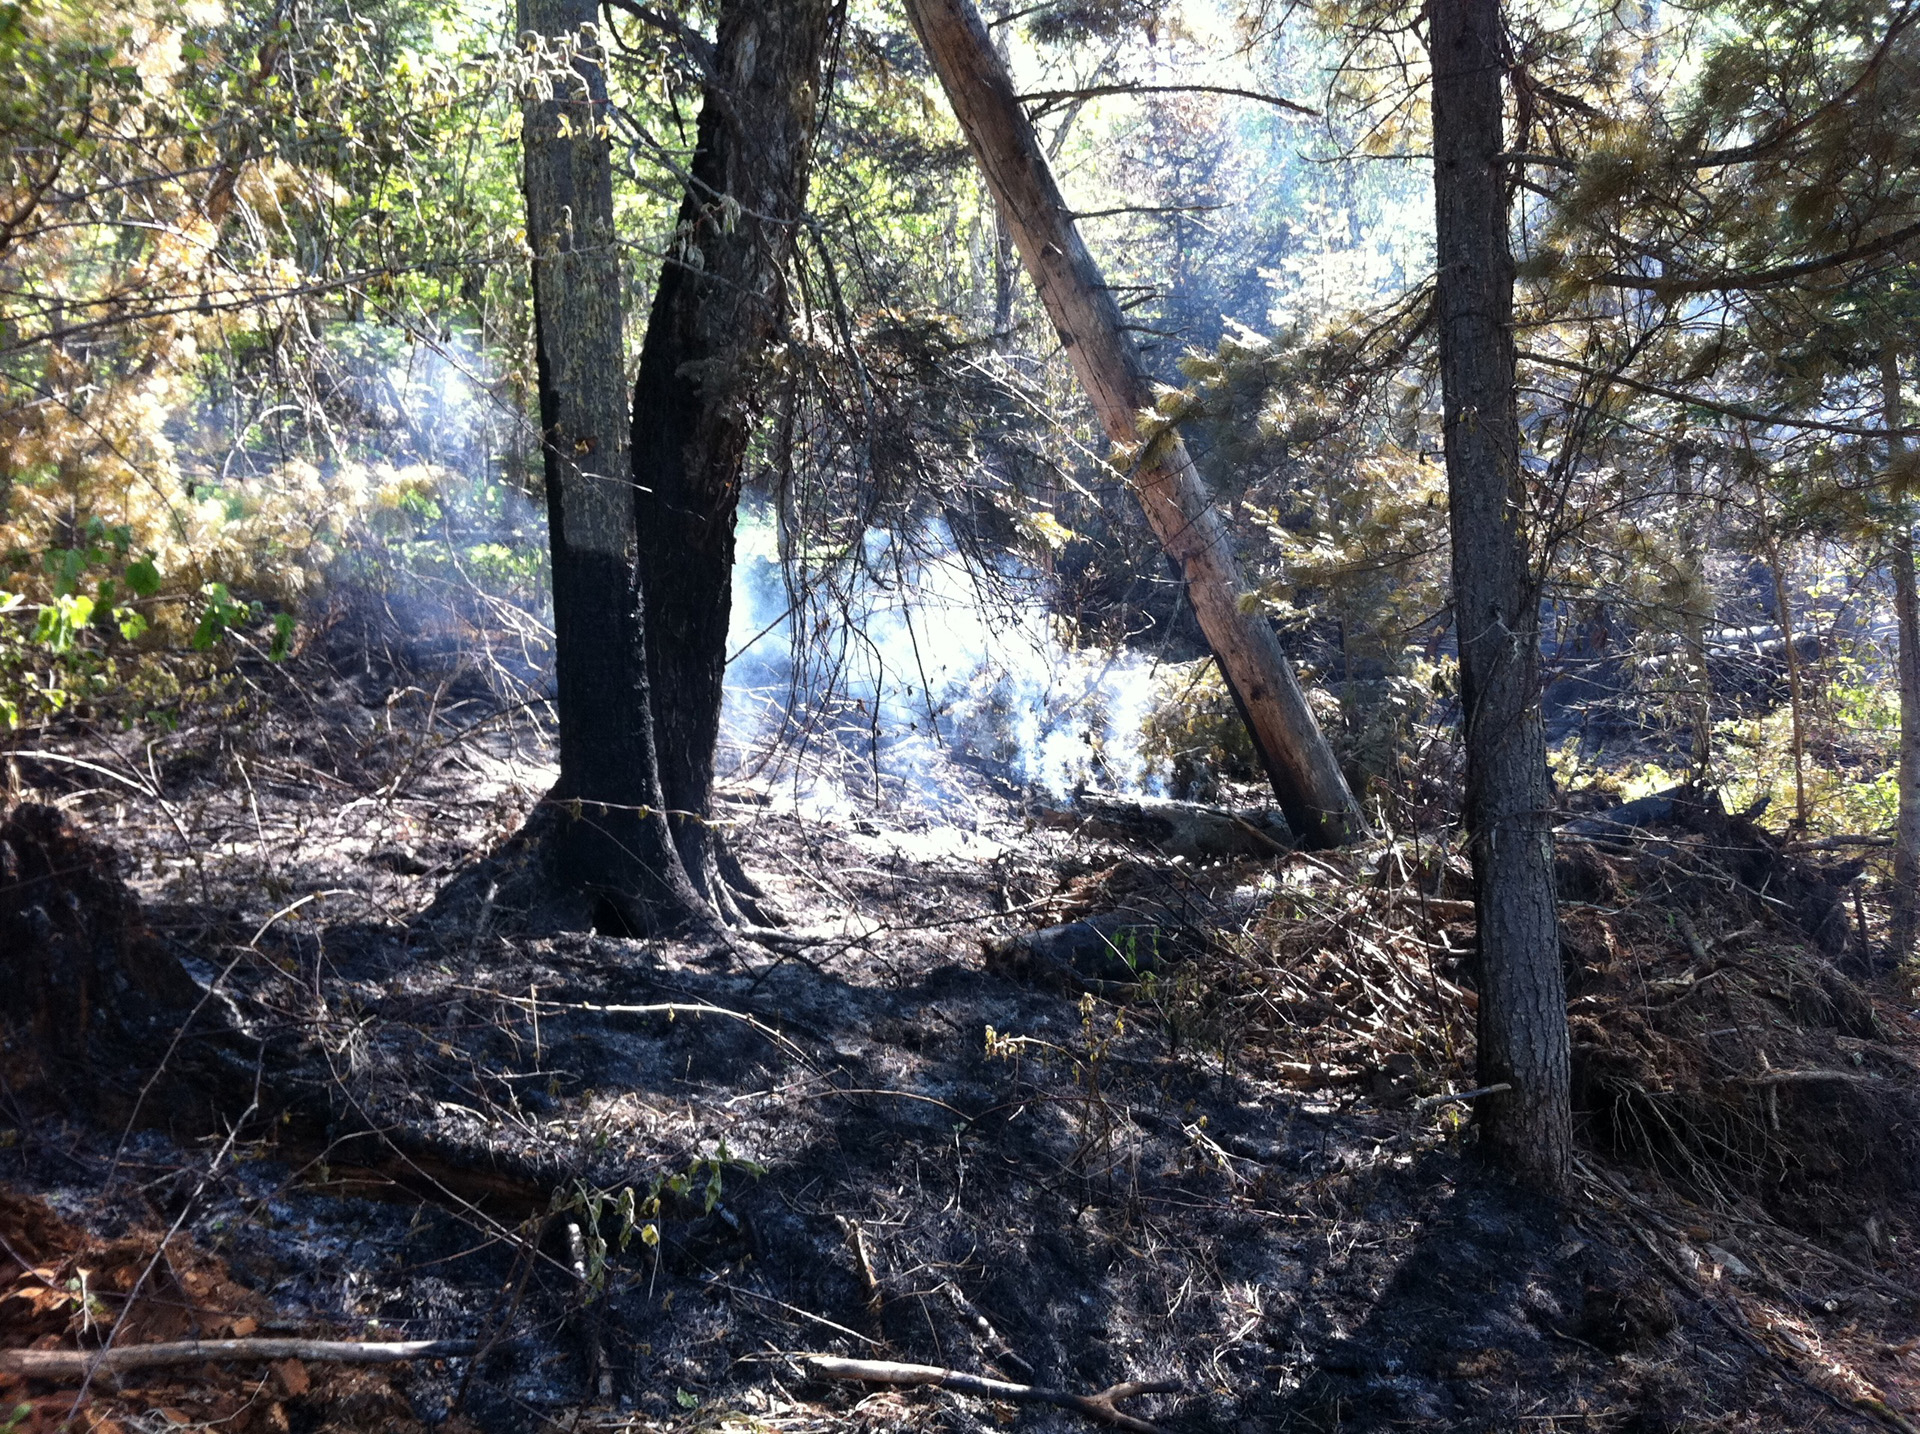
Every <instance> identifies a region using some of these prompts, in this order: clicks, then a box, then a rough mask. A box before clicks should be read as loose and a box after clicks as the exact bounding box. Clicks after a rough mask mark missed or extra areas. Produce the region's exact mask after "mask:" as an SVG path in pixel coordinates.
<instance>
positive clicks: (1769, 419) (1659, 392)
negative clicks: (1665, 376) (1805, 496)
mask: <svg viewBox="0 0 1920 1434" xmlns="http://www.w3.org/2000/svg"><path fill="white" fill-rule="evenodd" d="M1519 356H1520V358H1521V359H1522V360H1523V361H1524V362H1526V363H1537V364H1540V365H1541V366H1542V367H1544V368H1557V369H1564V370H1565V371H1566V372H1568V373H1578V374H1586V375H1588V376H1589V377H1604V378H1605V379H1607V380H1608V381H1609V382H1611V383H1617V384H1619V385H1620V386H1621V387H1622V388H1630V389H1633V390H1635V391H1636V392H1638V393H1645V394H1650V395H1652V396H1653V397H1654V398H1667V399H1672V400H1673V401H1674V402H1675V403H1685V404H1690V405H1692V406H1693V407H1695V408H1704V409H1706V410H1707V411H1708V412H1709V413H1718V414H1721V415H1723V416H1725V417H1727V418H1738V419H1740V420H1742V421H1743V422H1747V423H1764V424H1768V425H1770V426H1774V427H1780V428H1803V429H1806V430H1808V431H1810V432H1814V433H1838V434H1843V435H1845V436H1846V437H1849V438H1879V439H1884V438H1886V437H1888V436H1889V435H1891V436H1893V437H1901V438H1912V437H1920V428H1867V427H1864V426H1862V425H1860V424H1857V423H1828V422H1824V421H1823V420H1821V419H1817V418H1793V417H1790V416H1788V415H1786V414H1783V413H1767V412H1765V411H1763V410H1761V409H1758V408H1748V407H1746V406H1744V405H1742V404H1737V403H1726V402H1723V401H1721V400H1719V399H1715V398H1709V397H1707V396H1706V395H1705V394H1699V393H1689V392H1688V391H1687V390H1686V389H1682V388H1669V387H1667V386H1666V385H1665V384H1659V383H1648V382H1647V381H1646V380H1645V379H1637V378H1628V377H1627V376H1626V375H1625V374H1618V373H1610V372H1605V371H1603V370H1600V369H1596V368H1594V367H1592V366H1591V365H1589V364H1583V363H1578V362H1575V361H1574V360H1573V359H1563V358H1553V357H1551V356H1550V355H1548V354H1538V353H1533V352H1531V351H1529V350H1527V349H1522V350H1520V354H1519Z"/></svg>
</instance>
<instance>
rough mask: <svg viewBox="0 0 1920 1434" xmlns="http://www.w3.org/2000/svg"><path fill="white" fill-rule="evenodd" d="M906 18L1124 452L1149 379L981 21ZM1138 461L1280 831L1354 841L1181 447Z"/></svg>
mask: <svg viewBox="0 0 1920 1434" xmlns="http://www.w3.org/2000/svg"><path fill="white" fill-rule="evenodd" d="M907 15H908V17H909V18H910V19H911V20H912V22H913V26H914V29H915V30H916V31H918V32H919V35H920V41H921V44H922V45H923V46H925V48H926V51H927V55H928V58H929V59H931V60H932V62H933V67H934V69H935V71H936V72H938V74H939V76H940V82H941V84H942V85H943V86H944V87H945V89H946V93H947V100H948V102H949V103H950V104H951V105H952V106H953V111H954V114H955V115H956V116H957V117H958V119H959V121H960V126H961V128H962V129H963V130H965V131H966V135H967V141H968V143H969V145H970V146H971V147H972V149H973V155H974V159H975V160H976V162H977V163H978V164H979V166H980V171H981V173H982V175H983V176H984V177H985V178H986V181H987V187H988V188H989V189H990V190H991V191H992V192H993V197H994V201H995V203H996V204H997V205H998V206H999V209H1000V213H1001V214H1002V215H1003V216H1005V219H1006V222H1007V227H1008V228H1009V229H1010V230H1012V232H1013V239H1014V243H1015V244H1016V245H1017V246H1018V248H1019V250H1020V257H1021V259H1022V260H1023V261H1024V263H1025V264H1026V268H1027V272H1028V274H1029V275H1031V276H1032V278H1033V283H1034V287H1035V289H1037V290H1038V291H1039V294H1040V300H1041V302H1042V303H1043V304H1044V305H1045V306H1046V310H1047V314H1048V317H1049V318H1051V319H1052V320H1053V324H1054V327H1055V328H1056V329H1057V330H1059V333H1060V342H1061V343H1062V344H1063V345H1065V347H1066V349H1067V352H1068V354H1069V355H1070V356H1071V357H1072V359H1073V366H1074V371H1075V372H1076V373H1077V374H1078V375H1079V378H1080V382H1081V385H1082V386H1083V387H1084V388H1085V389H1086V392H1087V396H1088V397H1089V398H1090V399H1091V400H1092V402H1093V406H1094V410H1095V412H1096V413H1098V415H1099V417H1100V422H1101V424H1102V426H1103V427H1104V428H1105V429H1106V431H1107V436H1108V437H1109V438H1111V439H1112V440H1113V441H1114V443H1116V444H1118V445H1122V446H1123V447H1131V446H1133V445H1136V444H1138V443H1139V442H1140V439H1141V437H1142V434H1141V431H1140V420H1139V415H1140V413H1141V411H1142V410H1143V409H1151V408H1152V407H1153V401H1154V398H1153V387H1152V383H1151V381H1150V379H1149V377H1148V374H1147V371H1146V367H1145V365H1144V364H1142V363H1141V361H1140V356H1139V354H1138V352H1137V351H1136V350H1135V349H1134V346H1133V343H1132V341H1131V340H1130V339H1129V338H1128V337H1127V333H1126V329H1125V327H1124V320H1123V319H1122V317H1121V314H1120V308H1119V305H1118V304H1117V303H1115V301H1114V298H1113V293H1112V291H1111V290H1110V289H1109V288H1108V287H1107V285H1106V283H1105V281H1104V280H1103V279H1102V278H1101V275H1100V270H1099V268H1098V266H1097V265H1095V263H1094V262H1093V256H1092V255H1091V254H1089V253H1088V252H1087V247H1086V245H1085V244H1084V243H1083V242H1081V239H1080V233H1079V230H1078V229H1076V228H1075V227H1074V223H1073V218H1072V213H1071V211H1069V210H1068V208H1067V206H1066V202H1065V201H1064V200H1063V199H1062V198H1061V196H1060V190H1059V187H1058V186H1057V185H1056V184H1055V183H1054V179H1053V172H1052V170H1051V169H1050V168H1049V167H1048V165H1047V161H1046V156H1045V155H1043V154H1042V153H1041V151H1040V146H1039V143H1038V141H1037V140H1036V139H1035V138H1034V133H1033V127H1032V125H1031V124H1029V123H1028V122H1027V117H1026V113H1025V111H1023V110H1022V109H1021V108H1020V103H1019V101H1018V99H1017V98H1016V97H1015V94H1014V89H1013V82H1012V80H1011V79H1010V78H1009V77H1008V74H1007V68H1006V66H1005V65H1004V64H1003V63H1002V62H1001V60H1000V57H999V56H998V55H997V54H995V52H994V48H993V44H992V42H991V41H990V40H989V39H988V37H987V30H986V26H985V25H983V24H982V23H981V20H980V16H979V15H978V13H977V12H976V11H975V10H974V8H973V6H972V5H971V4H970V3H968V0H907ZM1147 453H1148V454H1150V455H1151V456H1150V457H1149V458H1146V459H1144V460H1143V461H1141V462H1140V463H1139V465H1138V466H1137V468H1136V469H1135V470H1134V472H1133V473H1132V475H1131V483H1132V486H1133V491H1134V494H1135V496H1136V497H1138V499H1139V500H1140V505H1141V507H1142V508H1143V509H1145V511H1146V515H1147V521H1148V523H1149V524H1150V525H1151V526H1152V528H1153V531H1154V533H1155V535H1156V536H1157V537H1158V538H1159V540H1160V543H1161V546H1162V547H1164V548H1165V549H1166V551H1167V553H1168V555H1169V556H1171V557H1172V558H1173V560H1174V561H1175V562H1176V563H1177V564H1178V565H1179V568H1180V572H1181V576H1182V578H1183V579H1184V580H1185V582H1186V587H1187V593H1188V596H1189V597H1190V599H1191V600H1192V602H1193V609H1194V613H1195V615H1196V616H1197V617H1198V618H1199V620H1200V627H1201V630H1202V631H1203V632H1205V633H1206V636H1207V641H1208V643H1209V644H1210V645H1211V646H1212V648H1213V652H1214V656H1215V657H1216V658H1218V659H1219V662H1220V670H1221V671H1222V672H1223V673H1224V674H1225V675H1226V678H1227V683H1228V686H1229V687H1230V688H1231V689H1232V690H1233V694H1234V698H1235V700H1236V701H1237V702H1238V703H1239V706H1240V710H1241V712H1242V714H1243V715H1244V716H1245V717H1246V719H1247V726H1248V729H1249V730H1250V732H1251V733H1252V735H1253V742H1254V747H1255V749H1256V750H1257V751H1258V752H1259V753H1260V756H1261V761H1262V763H1263V765H1264V766H1265V767H1266V770H1267V775H1268V778H1269V779H1270V780H1271V781H1272V783H1273V789H1274V793H1275V795H1276V796H1278V797H1279V799H1280V806H1281V810H1282V811H1284V812H1285V813H1286V816H1287V822H1288V824H1289V825H1290V826H1292V827H1293V829H1294V831H1295V832H1296V833H1298V835H1299V836H1300V838H1301V839H1302V841H1303V842H1305V843H1306V844H1308V845H1321V846H1333V845H1338V844H1340V843H1342V842H1345V841H1348V840H1350V839H1352V838H1354V837H1358V836H1360V835H1362V834H1363V833H1364V832H1365V830H1366V823H1365V820H1364V819H1363V817H1362V816H1361V814H1360V809H1359V806H1358V804H1357V803H1355V801H1354V799H1353V794H1352V793H1351V792H1350V791H1348V789H1347V783H1346V779H1345V777H1344V776H1342V775H1341V772H1340V765H1339V763H1338V761H1337V760H1335V758H1334V755H1333V751H1332V749H1331V748H1330V747H1329V746H1328V745H1327V741H1326V738H1325V737H1324V736H1323V735H1322V734H1321V731H1320V726H1319V724H1318V723H1317V722H1316V721H1315V720H1314V717H1313V713H1312V711H1311V710H1310V709H1309V708H1308V706H1307V700H1306V694H1305V693H1303V692H1302V691H1301V690H1300V684H1299V682H1298V681H1297V680H1296V679H1295V678H1294V675H1293V669H1292V668H1291V667H1290V666H1289V665H1288V663H1287V659H1286V655H1285V654H1284V653H1283V652H1282V651H1281V650H1280V643H1279V640H1278V639H1277V638H1276V637H1275V636H1274V633H1273V628H1272V626H1271V625H1270V624H1269V623H1268V622H1267V621H1266V620H1265V619H1264V618H1262V617H1261V616H1259V615H1258V613H1257V612H1248V611H1245V610H1243V609H1242V607H1241V600H1242V598H1243V597H1244V596H1245V595H1246V585H1245V583H1244V582H1243V580H1242V579H1241V575H1240V567H1239V564H1238V562H1237V561H1236V560H1235V558H1234V554H1233V549H1232V546H1231V544H1230V542H1229V541H1228V537H1227V532H1226V528H1225V526H1224V524H1223V523H1222V522H1221V520H1220V515H1219V513H1218V511H1217V510H1216V509H1215V508H1214V506H1213V503H1212V499H1211V498H1210V497H1209V495H1208V493H1207V491H1206V487H1205V485H1204V484H1203V483H1202V482H1201V479H1200V475H1199V473H1198V472H1196V471H1195V469H1194V466H1193V461H1192V459H1191V458H1189V457H1188V455H1187V450H1186V446H1185V445H1184V444H1182V443H1181V442H1180V439H1179V436H1178V435H1177V434H1168V435H1165V436H1164V437H1163V438H1162V439H1161V440H1159V441H1156V442H1155V443H1153V444H1152V445H1150V447H1149V448H1148V449H1147Z"/></svg>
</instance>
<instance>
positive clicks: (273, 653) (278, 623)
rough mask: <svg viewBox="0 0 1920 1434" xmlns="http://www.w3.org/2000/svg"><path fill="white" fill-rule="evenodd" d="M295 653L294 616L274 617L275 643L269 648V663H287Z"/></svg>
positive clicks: (279, 615)
mask: <svg viewBox="0 0 1920 1434" xmlns="http://www.w3.org/2000/svg"><path fill="white" fill-rule="evenodd" d="M292 652H293V614H292V613H290V612H277V613H275V614H274V615H273V641H272V642H271V643H269V644H268V646H267V661H269V662H285V661H286V660H287V658H288V656H289V655H291V654H292Z"/></svg>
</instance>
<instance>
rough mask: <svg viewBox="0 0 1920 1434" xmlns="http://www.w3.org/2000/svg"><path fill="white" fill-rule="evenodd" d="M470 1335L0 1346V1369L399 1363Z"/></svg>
mask: <svg viewBox="0 0 1920 1434" xmlns="http://www.w3.org/2000/svg"><path fill="white" fill-rule="evenodd" d="M478 1348H479V1345H478V1343H477V1342H476V1341H474V1340H471V1339H408V1340H393V1341H386V1342H379V1341H363V1340H349V1339H187V1340H180V1341H178V1342H176V1343H170V1344H127V1345H119V1346H116V1347H115V1348H113V1349H107V1350H86V1349H4V1350H0V1374H24V1375H26V1376H27V1377H28V1378H30V1379H83V1378H85V1377H86V1376H87V1375H88V1374H89V1372H95V1371H97V1372H98V1373H101V1374H118V1373H120V1372H122V1371H124V1370H129V1369H156V1368H162V1367H166V1366H170V1365H181V1364H208V1363H212V1362H216V1361H219V1360H227V1359H243V1360H271V1359H302V1360H309V1361H312V1362H314V1363H323V1364H397V1363H399V1362H401V1361H402V1360H408V1359H449V1358H452V1357H453V1356H455V1355H465V1354H472V1353H473V1352H474V1351H475V1350H476V1349H478Z"/></svg>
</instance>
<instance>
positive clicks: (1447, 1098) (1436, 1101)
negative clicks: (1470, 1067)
mask: <svg viewBox="0 0 1920 1434" xmlns="http://www.w3.org/2000/svg"><path fill="white" fill-rule="evenodd" d="M1512 1089H1513V1086H1512V1085H1511V1084H1510V1083H1508V1082H1507V1081H1496V1082H1495V1083H1494V1084H1493V1085H1482V1086H1475V1087H1474V1088H1473V1089H1472V1090H1463V1091H1456V1092H1455V1093H1454V1094H1452V1095H1423V1096H1421V1097H1420V1099H1418V1100H1416V1101H1415V1102H1414V1103H1413V1108H1414V1109H1415V1110H1427V1109H1429V1108H1431V1107H1433V1106H1436V1105H1448V1104H1451V1103H1452V1102H1454V1101H1456V1100H1478V1099H1479V1098H1480V1097H1481V1096H1483V1095H1499V1094H1500V1093H1501V1092H1502V1091H1508V1090H1512Z"/></svg>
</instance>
